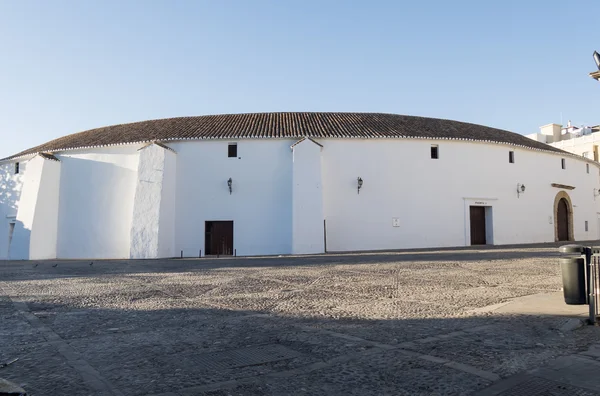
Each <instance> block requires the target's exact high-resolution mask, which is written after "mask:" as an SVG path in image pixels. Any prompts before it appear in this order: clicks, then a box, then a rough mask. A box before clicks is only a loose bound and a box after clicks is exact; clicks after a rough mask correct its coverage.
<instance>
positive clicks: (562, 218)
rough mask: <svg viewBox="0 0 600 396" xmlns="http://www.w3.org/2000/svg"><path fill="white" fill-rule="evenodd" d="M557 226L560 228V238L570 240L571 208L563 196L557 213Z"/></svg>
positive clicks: (560, 239)
mask: <svg viewBox="0 0 600 396" xmlns="http://www.w3.org/2000/svg"><path fill="white" fill-rule="evenodd" d="M556 228H557V229H558V240H559V241H568V240H569V208H568V207H567V200H566V199H564V198H561V199H560V201H558V211H557V214H556Z"/></svg>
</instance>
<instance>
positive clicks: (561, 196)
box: [554, 191, 575, 242]
mask: <svg viewBox="0 0 600 396" xmlns="http://www.w3.org/2000/svg"><path fill="white" fill-rule="evenodd" d="M561 199H564V200H565V202H566V204H567V213H568V228H569V241H574V240H575V237H574V236H573V235H574V234H573V203H572V202H571V197H569V194H567V193H566V192H565V191H559V192H558V194H556V197H554V241H555V242H558V204H559V203H560V201H561Z"/></svg>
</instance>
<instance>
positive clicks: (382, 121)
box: [5, 113, 563, 159]
mask: <svg viewBox="0 0 600 396" xmlns="http://www.w3.org/2000/svg"><path fill="white" fill-rule="evenodd" d="M302 137H310V138H314V139H319V138H367V139H368V138H426V139H452V140H474V141H486V142H496V143H507V144H511V145H516V146H523V147H528V148H532V149H538V150H545V151H555V152H563V151H562V150H560V149H557V148H554V147H552V146H549V145H546V144H544V143H540V142H536V141H534V140H531V139H529V138H527V137H525V136H522V135H519V134H516V133H512V132H508V131H504V130H501V129H495V128H490V127H486V126H482V125H476V124H469V123H465V122H459V121H450V120H442V119H437V118H425V117H414V116H404V115H396V114H381V113H249V114H225V115H208V116H199V117H179V118H168V119H163V120H151V121H142V122H135V123H132V124H121V125H113V126H108V127H103V128H97V129H91V130H89V131H85V132H79V133H75V134H72V135H67V136H64V137H61V138H58V139H55V140H52V141H50V142H48V143H44V144H42V145H39V146H37V147H33V148H31V149H29V150H25V151H22V152H20V153H18V154H15V155H13V156H10V157H8V158H5V159H12V158H17V157H22V156H26V155H30V154H35V153H39V152H56V151H63V150H70V149H76V148H86V147H99V146H110V145H116V144H128V143H142V142H151V141H163V142H165V141H174V140H188V139H194V140H195V139H258V138H302Z"/></svg>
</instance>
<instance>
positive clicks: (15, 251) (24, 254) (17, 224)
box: [5, 220, 31, 260]
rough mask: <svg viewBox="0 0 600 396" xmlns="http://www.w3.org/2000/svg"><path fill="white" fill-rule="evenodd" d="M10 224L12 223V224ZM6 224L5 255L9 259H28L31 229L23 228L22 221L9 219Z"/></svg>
mask: <svg viewBox="0 0 600 396" xmlns="http://www.w3.org/2000/svg"><path fill="white" fill-rule="evenodd" d="M11 224H14V226H12V225H11ZM8 226H9V230H8V238H7V241H6V252H7V254H6V255H5V257H8V258H9V259H10V260H28V259H29V240H30V237H31V230H29V229H27V228H25V226H24V225H23V222H21V221H19V220H14V221H11V222H10V223H9V225H8ZM11 228H12V230H11ZM11 233H12V235H11Z"/></svg>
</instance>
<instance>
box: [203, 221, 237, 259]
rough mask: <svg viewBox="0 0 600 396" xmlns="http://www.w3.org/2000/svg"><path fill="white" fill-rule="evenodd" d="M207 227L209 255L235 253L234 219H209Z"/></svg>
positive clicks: (207, 249) (206, 237)
mask: <svg viewBox="0 0 600 396" xmlns="http://www.w3.org/2000/svg"><path fill="white" fill-rule="evenodd" d="M205 228H206V234H205V242H204V245H205V249H206V254H207V255H216V254H218V255H223V256H231V255H233V221H207V222H206V226H205Z"/></svg>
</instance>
